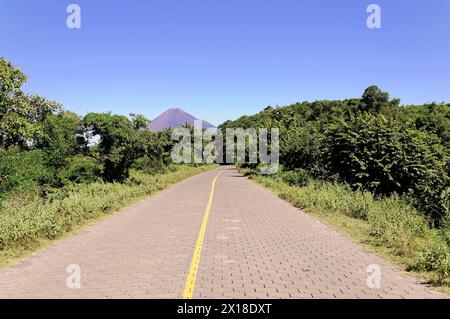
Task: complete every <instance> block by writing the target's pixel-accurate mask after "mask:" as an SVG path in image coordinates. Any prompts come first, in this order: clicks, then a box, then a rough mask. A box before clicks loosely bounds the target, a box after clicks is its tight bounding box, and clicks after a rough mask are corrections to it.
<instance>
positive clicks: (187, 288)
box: [182, 171, 223, 299]
mask: <svg viewBox="0 0 450 319" xmlns="http://www.w3.org/2000/svg"><path fill="white" fill-rule="evenodd" d="M222 172H223V171H221V172H220V173H219V174H217V175H216V177H214V180H213V181H212V185H211V192H210V193H209V199H208V205H206V210H205V215H203V222H202V226H201V227H200V232H199V234H198V238H197V243H196V245H195V250H194V256H192V261H191V267H190V268H189V273H188V276H187V278H186V284H185V285H184V292H183V295H182V298H183V299H192V295H193V294H194V288H195V280H196V279H197V270H198V265H199V263H200V254H201V252H202V246H203V239H204V238H205V233H206V225H207V224H208V217H209V211H210V210H211V205H212V201H213V198H214V190H215V188H216V181H217V179H218V178H219V176H220V174H222Z"/></svg>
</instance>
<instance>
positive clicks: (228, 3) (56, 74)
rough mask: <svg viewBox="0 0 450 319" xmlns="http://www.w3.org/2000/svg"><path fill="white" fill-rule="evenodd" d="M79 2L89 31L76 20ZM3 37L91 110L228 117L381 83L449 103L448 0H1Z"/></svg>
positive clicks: (38, 76)
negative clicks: (376, 10)
mask: <svg viewBox="0 0 450 319" xmlns="http://www.w3.org/2000/svg"><path fill="white" fill-rule="evenodd" d="M70 3H77V4H79V5H80V7H81V9H82V28H81V29H80V30H70V29H68V28H67V27H66V18H67V15H68V14H67V13H66V7H67V5H68V4H70ZM369 3H377V4H379V5H380V6H381V8H382V29H380V30H370V29H368V28H367V27H366V18H367V15H368V14H367V13H366V7H367V5H368V4H369ZM0 38H1V39H2V40H1V46H0V56H4V57H6V58H7V59H8V60H10V61H12V62H13V64H15V65H16V66H18V67H20V68H21V69H22V70H23V71H25V73H27V74H29V75H30V79H29V83H28V84H27V85H26V87H25V89H26V91H28V92H35V93H39V94H41V95H43V96H45V97H47V98H49V99H54V100H57V101H59V102H61V103H62V104H63V105H64V106H65V107H66V108H67V109H70V110H73V111H75V112H77V113H79V114H81V115H83V114H85V113H86V112H87V111H89V112H93V111H96V112H101V111H108V110H110V111H112V112H114V113H121V114H128V113H129V112H137V113H142V114H144V115H146V116H147V117H149V118H154V117H156V116H157V115H158V114H160V113H161V112H162V111H164V110H166V109H167V108H170V107H181V108H183V109H185V110H186V111H188V112H190V113H192V114H193V115H195V116H197V117H200V118H203V119H206V120H209V121H210V122H212V123H214V124H220V123H221V122H222V121H224V120H226V119H234V118H236V117H238V116H240V115H243V114H252V113H255V112H257V111H259V110H261V109H262V108H264V107H265V106H267V105H285V104H290V103H294V102H297V101H303V100H316V99H340V98H346V97H358V96H360V95H361V93H362V91H363V90H364V89H365V88H366V87H367V86H369V85H371V84H378V85H379V86H380V87H381V88H382V89H384V90H386V91H388V92H390V93H391V95H392V96H393V97H399V98H401V99H402V102H403V103H405V104H410V103H423V102H428V101H449V102H450V1H448V0H415V1H410V0H395V1H392V0H372V1H361V0H345V1H335V0H308V1H302V0H264V1H263V0H176V1H175V0H157V1H156V0H147V1H144V0H142V1H137V0H128V1H118V0H109V1H104V0H69V1H65V0H40V1H35V0H28V1H25V0H0Z"/></svg>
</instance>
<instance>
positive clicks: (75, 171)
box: [59, 155, 103, 185]
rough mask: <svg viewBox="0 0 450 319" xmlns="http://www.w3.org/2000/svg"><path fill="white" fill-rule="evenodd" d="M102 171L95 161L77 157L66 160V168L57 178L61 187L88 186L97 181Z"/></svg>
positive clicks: (89, 158) (85, 157)
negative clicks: (73, 184)
mask: <svg viewBox="0 0 450 319" xmlns="http://www.w3.org/2000/svg"><path fill="white" fill-rule="evenodd" d="M102 171H103V170H102V166H101V165H100V164H98V163H97V162H96V161H95V159H93V158H91V157H87V156H82V155H79V156H74V157H71V158H69V159H67V166H66V168H64V169H63V170H62V171H61V172H60V173H59V178H60V180H61V183H62V184H63V185H67V184H70V183H75V184H81V183H83V184H88V183H92V182H95V181H98V180H99V179H100V178H101V176H102Z"/></svg>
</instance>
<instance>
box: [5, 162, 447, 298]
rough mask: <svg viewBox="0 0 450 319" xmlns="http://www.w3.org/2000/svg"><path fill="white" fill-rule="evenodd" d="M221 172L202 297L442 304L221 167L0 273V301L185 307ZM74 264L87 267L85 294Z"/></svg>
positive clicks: (199, 273)
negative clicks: (148, 301) (176, 301)
mask: <svg viewBox="0 0 450 319" xmlns="http://www.w3.org/2000/svg"><path fill="white" fill-rule="evenodd" d="M220 170H223V173H222V174H221V176H220V177H219V178H218V179H217V183H216V189H215V195H214V198H213V201H212V206H211V210H210V214H209V219H208V220H207V227H206V231H205V236H204V239H203V241H202V250H201V254H200V261H199V264H198V268H197V269H196V271H195V275H196V281H195V285H194V290H193V297H194V298H440V297H443V295H441V294H439V293H437V292H434V291H432V290H429V289H428V288H426V287H425V286H423V285H421V284H420V282H419V281H418V280H417V279H416V278H414V277H412V276H409V275H407V274H405V273H403V272H401V271H400V270H399V269H397V268H396V267H394V266H392V265H391V264H390V263H388V262H386V261H384V260H383V259H381V258H379V257H377V256H376V255H374V254H372V253H369V252H367V251H365V250H364V249H363V248H361V247H360V246H359V245H357V244H355V243H353V242H352V241H351V240H349V239H348V238H346V237H344V236H342V235H340V234H339V233H337V232H336V231H334V230H332V229H330V228H329V227H327V226H325V225H324V224H322V223H320V222H319V221H317V220H315V219H314V218H312V217H311V216H309V215H307V214H305V213H303V212H301V211H299V210H298V209H296V208H294V207H292V206H291V205H289V204H288V203H286V202H284V201H282V200H280V199H278V198H277V197H275V196H274V195H272V194H271V193H270V192H268V191H266V190H264V189H263V188H261V187H260V186H258V185H256V184H254V183H253V182H251V181H249V180H247V179H246V178H244V177H242V176H241V175H240V174H239V173H238V172H237V171H236V170H235V169H233V168H220V169H217V170H213V171H211V172H207V173H204V174H201V175H198V176H194V177H192V178H190V179H188V180H186V181H184V182H182V183H180V184H178V185H176V186H174V187H172V188H170V189H168V190H166V191H164V192H162V193H159V194H157V195H155V196H153V197H151V198H150V199H148V200H145V201H143V202H140V203H138V204H136V205H134V206H132V207H130V208H128V209H126V210H124V211H122V212H120V213H117V214H115V215H113V216H111V217H110V218H108V219H106V220H104V221H102V222H100V223H98V224H96V225H94V226H91V227H88V228H86V229H85V230H84V231H82V232H81V233H79V234H77V235H74V236H72V237H70V238H68V239H65V240H62V241H59V242H57V243H55V244H54V245H52V246H51V247H49V248H46V249H44V250H42V251H40V252H38V253H36V254H35V255H33V256H31V257H28V258H26V259H24V260H23V261H21V262H20V263H18V264H17V265H15V266H12V267H8V268H6V269H3V270H1V271H0V298H22V297H27V298H62V297H65V298H180V297H181V296H182V294H183V291H184V290H185V282H186V278H187V277H188V273H189V271H190V268H191V262H192V259H193V254H194V248H195V247H196V244H197V242H198V235H199V231H200V226H201V224H202V222H203V220H204V214H205V208H206V206H207V202H208V198H209V195H210V190H211V182H212V180H213V179H214V177H215V176H216V175H217V173H218V172H219V171H220ZM69 265H78V266H79V267H80V268H79V270H80V272H81V279H80V281H79V283H80V287H81V288H76V287H77V284H78V281H77V280H76V277H75V275H76V273H73V274H70V273H68V272H67V268H68V266H69ZM369 265H378V266H379V267H380V268H379V270H380V271H381V277H380V278H381V281H380V282H381V288H379V289H371V288H369V287H368V285H367V277H368V276H369V275H370V274H369V273H367V267H368V266H369ZM75 267H77V266H75ZM74 269H75V271H76V270H77V269H76V268H69V270H71V271H73V270H74ZM69 276H70V277H69ZM68 277H69V278H70V280H69V286H68V285H67V281H68ZM74 278H75V279H74ZM371 278H372V277H371ZM372 282H373V281H372ZM69 287H71V288H69Z"/></svg>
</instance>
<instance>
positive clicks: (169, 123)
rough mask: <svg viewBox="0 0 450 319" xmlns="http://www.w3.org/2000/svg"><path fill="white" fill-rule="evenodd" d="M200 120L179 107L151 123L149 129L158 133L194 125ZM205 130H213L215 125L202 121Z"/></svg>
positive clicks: (169, 110) (171, 109)
mask: <svg viewBox="0 0 450 319" xmlns="http://www.w3.org/2000/svg"><path fill="white" fill-rule="evenodd" d="M198 120H199V119H198V118H196V117H195V116H193V115H191V114H189V113H187V112H186V111H184V110H183V109H181V108H179V107H175V108H170V109H168V110H167V111H165V112H164V113H162V114H161V115H159V116H158V117H157V118H155V119H154V120H153V121H151V122H150V124H149V125H148V128H149V129H150V130H151V131H153V132H158V131H161V130H164V129H168V128H178V127H181V126H183V125H185V124H190V125H194V121H198ZM202 125H203V128H213V127H214V125H212V124H211V123H209V122H207V121H202Z"/></svg>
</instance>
